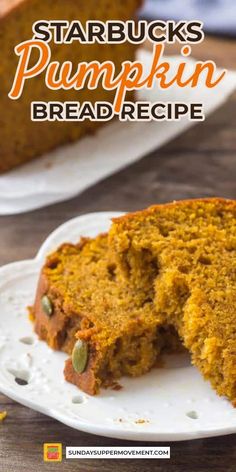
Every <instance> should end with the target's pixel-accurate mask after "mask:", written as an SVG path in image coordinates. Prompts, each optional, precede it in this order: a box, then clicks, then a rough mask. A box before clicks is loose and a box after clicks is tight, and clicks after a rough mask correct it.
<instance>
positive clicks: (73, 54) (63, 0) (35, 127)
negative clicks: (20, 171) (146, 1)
mask: <svg viewBox="0 0 236 472" xmlns="http://www.w3.org/2000/svg"><path fill="white" fill-rule="evenodd" d="M139 6H140V0H127V1H125V2H124V1H123V0H53V1H51V0H0V44H1V63H0V78H1V79H0V80H1V94H0V173H2V172H5V171H8V170H10V169H12V168H14V167H16V166H18V165H20V164H22V163H24V162H27V161H30V160H31V159H33V158H35V157H37V156H40V155H42V154H43V153H46V152H47V151H50V150H52V149H54V148H55V147H56V146H59V145H62V144H65V143H69V142H72V141H75V140H77V139H79V138H81V137H82V136H84V135H85V134H86V133H90V132H93V130H94V129H95V128H96V127H97V126H99V124H101V122H99V121H98V122H95V121H89V120H85V121H81V122H62V121H60V122H59V121H38V122H36V121H31V116H30V104H31V102H32V101H45V102H48V101H61V102H64V101H77V102H80V103H83V102H85V101H89V102H91V103H92V104H94V103H95V102H96V101H107V102H113V99H114V94H115V92H114V91H106V90H104V89H103V87H102V84H101V83H100V85H99V86H98V87H97V88H96V90H88V89H87V88H86V87H85V88H84V89H83V90H82V91H76V90H70V91H69V90H68V91H65V90H63V89H62V90H58V91H53V90H50V89H48V88H47V87H46V85H45V73H42V74H41V75H38V76H37V77H34V78H33V79H30V80H27V81H26V82H25V86H24V90H23V93H22V96H21V97H20V98H19V99H18V100H11V99H10V98H9V97H8V94H9V92H10V90H11V87H12V84H13V79H14V76H15V72H16V68H17V64H18V60H19V57H18V56H16V54H15V53H14V48H15V46H17V45H18V44H19V43H21V42H23V41H26V40H29V39H30V38H32V36H33V33H32V25H33V23H34V22H36V21H38V20H68V21H69V22H71V21H73V20H79V21H81V23H82V25H83V26H85V24H86V21H88V20H100V21H107V20H123V21H126V20H130V19H133V18H134V16H135V13H136V10H137V9H138V7H139ZM50 47H51V51H52V56H51V61H59V62H60V63H63V62H64V61H72V63H73V64H75V66H76V65H77V64H78V63H79V62H84V61H85V62H90V61H92V60H96V61H98V62H103V61H105V60H110V61H113V62H114V64H115V67H116V70H117V73H118V72H119V71H120V67H121V63H122V62H123V61H126V60H128V61H133V60H134V54H135V45H134V44H130V43H128V42H124V43H122V44H105V43H102V44H98V43H94V44H87V45H86V44H80V43H79V42H77V41H76V42H73V43H72V44H65V45H63V44H59V45H58V44H53V42H52V41H51V42H50ZM32 60H33V61H35V62H36V61H37V60H38V56H37V54H35V55H34V56H33V59H32ZM129 99H132V96H131V95H130V96H129Z"/></svg>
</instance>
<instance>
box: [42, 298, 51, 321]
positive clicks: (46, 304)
mask: <svg viewBox="0 0 236 472" xmlns="http://www.w3.org/2000/svg"><path fill="white" fill-rule="evenodd" d="M41 304H42V308H43V311H44V313H46V315H47V316H49V317H50V316H52V315H53V304H52V301H51V300H50V298H49V297H48V296H47V295H44V296H43V297H42V299H41Z"/></svg>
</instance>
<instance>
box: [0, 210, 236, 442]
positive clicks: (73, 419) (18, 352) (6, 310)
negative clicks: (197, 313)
mask: <svg viewBox="0 0 236 472" xmlns="http://www.w3.org/2000/svg"><path fill="white" fill-rule="evenodd" d="M117 215H118V214H117V213H108V212H107V213H93V214H89V215H84V216H80V217H78V218H75V219H73V220H71V221H69V222H68V223H65V224H64V225H62V226H60V227H59V228H58V229H57V230H56V231H54V232H53V233H52V234H51V235H50V236H49V238H48V239H47V240H46V241H45V243H44V244H43V246H42V247H41V249H40V251H39V253H38V255H37V257H36V258H35V259H34V260H28V261H22V262H16V263H13V264H9V265H7V266H4V267H2V268H1V269H0V300H1V315H0V390H1V391H2V392H3V393H4V394H6V395H8V396H9V397H10V398H12V399H14V400H16V401H18V402H19V403H22V404H23V405H25V406H28V407H30V408H33V409H35V410H37V411H40V412H42V413H44V414H46V415H49V416H51V417H53V418H55V419H57V420H59V421H61V422H62V423H65V424H67V425H68V426H71V427H72V428H75V429H78V430H82V431H86V432H89V433H93V434H99V435H102V436H109V437H114V438H122V439H133V440H140V441H149V440H150V441H173V440H176V441H179V440H183V439H195V438H202V437H209V436H217V435H223V434H230V433H234V432H236V409H234V408H233V407H232V406H231V404H230V403H229V402H228V401H227V400H225V399H223V398H219V397H217V395H216V394H215V393H214V391H213V390H212V389H211V387H210V386H209V384H208V383H207V382H204V381H203V379H202V378H201V376H200V374H199V373H198V371H197V370H196V369H195V368H194V367H191V365H190V361H189V359H188V358H186V356H185V355H183V354H182V355H178V356H169V357H168V358H167V359H166V363H165V366H164V367H163V368H159V369H154V370H152V372H150V373H149V374H147V375H144V376H143V377H141V378H137V379H127V378H125V379H121V385H122V386H123V388H122V389H121V390H119V391H113V390H102V392H101V394H100V395H99V396H96V397H90V396H88V395H86V394H85V393H83V392H81V391H80V390H78V389H77V388H76V387H75V386H73V385H71V384H69V383H67V382H65V380H64V378H63V365H64V360H65V358H66V355H65V354H63V353H61V352H54V351H52V350H51V349H49V348H48V346H47V345H46V344H45V343H44V342H41V341H39V340H38V339H37V336H36V335H35V334H34V332H33V327H32V325H31V323H30V322H29V320H28V316H27V310H26V306H27V305H29V304H31V303H32V302H33V299H34V294H35V289H36V283H37V279H38V275H39V270H40V267H41V265H42V263H43V260H44V258H45V256H46V254H47V253H48V252H49V251H51V250H53V249H54V248H56V247H57V246H58V245H59V244H60V243H62V242H64V241H71V242H76V241H78V239H79V237H80V236H81V235H84V236H95V235H96V234H97V233H99V232H101V231H106V230H107V229H108V228H109V225H110V219H111V217H112V216H117ZM16 378H20V379H23V380H25V381H26V382H27V384H26V385H19V384H18V383H17V382H16V380H15V379H16Z"/></svg>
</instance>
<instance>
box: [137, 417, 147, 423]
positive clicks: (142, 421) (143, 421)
mask: <svg viewBox="0 0 236 472" xmlns="http://www.w3.org/2000/svg"><path fill="white" fill-rule="evenodd" d="M135 423H136V424H145V423H150V421H149V420H144V419H142V418H140V419H139V420H136V421H135Z"/></svg>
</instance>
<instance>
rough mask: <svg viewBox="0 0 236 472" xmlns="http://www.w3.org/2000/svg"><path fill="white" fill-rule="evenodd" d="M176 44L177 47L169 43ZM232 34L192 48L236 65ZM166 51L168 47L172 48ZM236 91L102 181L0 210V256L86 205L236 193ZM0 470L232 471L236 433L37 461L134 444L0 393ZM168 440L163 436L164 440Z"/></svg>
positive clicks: (32, 246)
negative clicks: (54, 199)
mask: <svg viewBox="0 0 236 472" xmlns="http://www.w3.org/2000/svg"><path fill="white" fill-rule="evenodd" d="M175 50H176V48H175ZM235 50H236V41H227V40H222V39H221V40H219V39H215V38H208V39H207V40H206V41H205V42H204V44H201V45H199V46H197V47H195V48H194V56H195V57H199V58H202V59H207V58H211V59H214V60H215V61H216V62H217V64H218V65H222V66H224V67H228V68H235V69H236V54H235ZM170 52H173V48H172V50H171V51H170ZM235 110H236V94H234V95H233V96H232V97H231V99H230V100H229V101H228V103H227V104H226V105H225V106H223V107H222V108H221V109H220V110H218V111H217V112H216V113H214V115H213V116H211V117H210V118H209V119H207V121H206V122H205V123H202V124H199V125H197V126H196V127H194V128H192V129H191V130H190V131H188V132H187V133H185V134H183V135H182V136H180V137H179V138H177V139H175V140H174V141H172V142H171V143H170V144H168V145H167V146H165V147H163V148H162V149H160V150H158V151H156V152H153V153H152V154H150V155H149V156H146V157H145V158H144V159H142V160H141V161H139V162H138V163H136V164H134V165H132V166H130V167H128V168H127V169H125V170H123V171H121V172H119V173H118V174H116V175H114V176H112V177H110V178H108V179H106V180H104V181H103V182H100V183H99V184H97V185H95V186H94V187H92V188H90V189H89V190H87V191H86V192H84V193H83V194H82V195H80V196H79V197H77V198H74V199H73V200H70V201H68V202H65V203H60V204H56V205H53V206H50V207H48V208H43V209H41V210H39V211H34V212H31V213H27V214H23V215H19V216H9V217H0V241H1V245H0V264H5V263H7V262H11V261H15V260H19V259H26V258H31V257H33V256H34V255H35V253H36V251H37V249H38V247H39V246H40V245H41V243H42V242H43V240H44V239H45V238H46V237H47V235H48V234H49V233H50V232H51V231H52V230H53V229H54V228H56V227H57V226H58V225H60V224H61V223H63V222H64V221H65V220H68V219H69V218H73V217H75V216H77V215H79V214H82V213H87V212H91V211H99V210H100V211H101V210H135V209H139V208H141V207H146V206H147V205H150V204H153V203H156V202H165V201H169V200H173V199H181V198H189V197H203V196H215V195H218V196H223V197H229V198H236V183H235V181H236V134H235V133H236V112H235ZM2 409H6V410H7V411H8V417H7V419H6V420H5V422H4V423H2V424H0V472H16V471H17V472H31V471H33V470H34V471H35V472H41V471H51V470H62V471H64V472H67V471H75V470H81V471H87V472H89V471H91V472H92V471H94V470H98V469H100V470H102V471H104V472H110V471H113V470H117V471H118V470H122V471H123V472H126V471H128V470H129V471H134V472H135V471H138V470H140V469H141V470H142V471H147V472H148V471H149V470H151V468H152V467H155V468H156V469H157V470H159V471H164V470H166V471H174V472H184V471H186V472H193V471H208V472H209V471H211V470H212V471H214V472H221V471H222V472H233V471H235V470H236V446H235V440H236V435H231V436H225V437H218V438H212V439H205V440H197V441H189V442H181V443H172V444H170V446H171V460H170V461H167V460H166V461H162V460H160V461H148V460H142V461H141V462H140V461H137V460H132V461H131V460H126V461H125V460H124V461H113V460H106V461H105V460H103V461H102V460H100V461H99V460H95V461H94V460H93V461H89V460H83V461H66V460H64V461H63V463H62V464H58V465H52V464H47V463H43V456H42V445H43V443H44V442H61V443H63V445H64V446H66V445H74V446H83V445H86V446H93V445H103V446H106V445H127V444H131V445H135V443H128V442H125V441H116V440H113V439H106V438H102V437H96V436H93V435H89V434H84V433H81V432H79V431H74V430H73V429H71V428H69V427H66V426H64V425H62V424H60V423H58V422H57V421H54V420H53V419H50V418H48V417H46V416H44V415H42V414H39V413H36V412H34V411H32V410H30V409H28V408H24V407H23V406H21V405H18V404H16V403H15V402H13V401H12V400H10V399H9V398H6V397H4V396H3V395H0V410H2ZM166 445H168V444H166Z"/></svg>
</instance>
